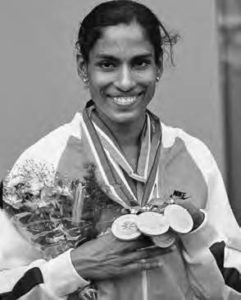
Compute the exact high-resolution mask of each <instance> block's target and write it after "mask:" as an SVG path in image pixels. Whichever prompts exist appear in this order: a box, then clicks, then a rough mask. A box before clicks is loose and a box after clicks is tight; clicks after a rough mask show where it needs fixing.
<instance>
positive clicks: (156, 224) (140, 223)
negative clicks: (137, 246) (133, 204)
mask: <svg viewBox="0 0 241 300" xmlns="http://www.w3.org/2000/svg"><path fill="white" fill-rule="evenodd" d="M136 225H137V228H138V229H139V230H140V231H141V232H142V233H143V234H145V235H149V236H156V235H160V234H163V233H165V232H167V231H168V229H169V225H168V222H167V220H166V217H165V216H164V215H162V214H159V213H156V212H151V211H148V212H144V213H142V214H140V215H138V216H137V221H136Z"/></svg>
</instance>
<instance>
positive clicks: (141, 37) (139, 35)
mask: <svg viewBox="0 0 241 300" xmlns="http://www.w3.org/2000/svg"><path fill="white" fill-rule="evenodd" d="M91 53H92V55H94V56H95V55H97V56H99V55H107V56H109V55H110V56H117V57H129V56H138V55H146V54H148V55H150V54H151V55H153V56H154V49H153V46H152V44H151V43H150V42H149V40H148V39H147V38H146V36H145V33H144V31H143V29H142V27H141V26H140V25H139V24H137V23H131V24H119V25H115V26H108V27H106V28H104V29H103V31H102V35H101V37H100V38H99V39H98V40H97V41H96V43H95V45H94V47H93V49H92V50H91ZM91 53H90V54H91Z"/></svg>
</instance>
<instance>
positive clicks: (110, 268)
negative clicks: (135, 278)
mask: <svg viewBox="0 0 241 300" xmlns="http://www.w3.org/2000/svg"><path fill="white" fill-rule="evenodd" d="M169 251H171V249H161V248H159V247H155V246H153V244H152V243H151V241H150V240H149V239H148V238H146V237H141V238H139V239H137V240H134V241H120V240H118V239H116V238H115V237H114V235H113V234H112V233H108V234H105V235H103V236H100V237H99V238H97V239H95V240H91V241H89V242H86V243H85V244H83V245H81V246H80V247H78V248H76V249H74V250H72V251H71V259H72V263H73V265H74V267H75V269H76V271H77V272H78V273H79V275H80V276H81V277H83V278H84V279H86V280H104V279H109V278H114V277H119V276H123V275H125V274H128V273H131V272H135V271H141V270H144V269H151V268H157V267H160V264H161V261H160V254H163V253H167V252H169ZM158 256H159V257H158Z"/></svg>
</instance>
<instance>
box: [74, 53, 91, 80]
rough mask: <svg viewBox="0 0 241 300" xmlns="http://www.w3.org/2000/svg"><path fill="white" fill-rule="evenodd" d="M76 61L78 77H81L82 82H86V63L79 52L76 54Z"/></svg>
mask: <svg viewBox="0 0 241 300" xmlns="http://www.w3.org/2000/svg"><path fill="white" fill-rule="evenodd" d="M76 62H77V71H78V74H79V77H80V78H81V79H82V81H83V82H84V83H87V82H88V72H87V65H86V62H85V60H84V58H83V56H82V55H81V54H79V53H78V54H77V55H76Z"/></svg>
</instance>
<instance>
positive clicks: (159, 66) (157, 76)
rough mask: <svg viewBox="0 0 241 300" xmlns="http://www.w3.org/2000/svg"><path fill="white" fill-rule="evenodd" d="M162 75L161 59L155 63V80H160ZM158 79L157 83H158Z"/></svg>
mask: <svg viewBox="0 0 241 300" xmlns="http://www.w3.org/2000/svg"><path fill="white" fill-rule="evenodd" d="M162 73H163V60H162V58H160V59H159V61H158V63H157V71H156V78H159V79H160V78H161V76H162ZM159 79H158V80H157V81H159Z"/></svg>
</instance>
